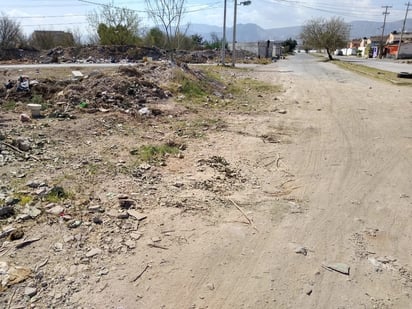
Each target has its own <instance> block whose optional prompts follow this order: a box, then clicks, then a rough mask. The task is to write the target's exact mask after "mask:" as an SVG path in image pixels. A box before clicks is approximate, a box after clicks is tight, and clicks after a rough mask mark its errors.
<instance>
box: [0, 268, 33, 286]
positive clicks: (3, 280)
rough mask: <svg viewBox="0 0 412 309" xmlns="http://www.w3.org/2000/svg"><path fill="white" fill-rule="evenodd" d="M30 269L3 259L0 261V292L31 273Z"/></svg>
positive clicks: (21, 280)
mask: <svg viewBox="0 0 412 309" xmlns="http://www.w3.org/2000/svg"><path fill="white" fill-rule="evenodd" d="M31 273H32V272H31V269H30V268H28V267H23V266H16V265H12V264H9V263H8V262H5V261H0V292H1V291H4V290H6V289H7V288H8V287H10V286H12V285H14V284H17V283H20V282H23V281H24V280H26V279H27V278H29V277H30V275H31Z"/></svg>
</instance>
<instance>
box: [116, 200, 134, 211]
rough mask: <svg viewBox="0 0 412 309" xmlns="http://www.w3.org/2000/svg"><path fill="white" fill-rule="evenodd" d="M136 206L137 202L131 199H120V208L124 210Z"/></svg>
mask: <svg viewBox="0 0 412 309" xmlns="http://www.w3.org/2000/svg"><path fill="white" fill-rule="evenodd" d="M134 205H135V201H133V200H129V199H119V206H120V208H122V209H129V208H130V207H132V206H134Z"/></svg>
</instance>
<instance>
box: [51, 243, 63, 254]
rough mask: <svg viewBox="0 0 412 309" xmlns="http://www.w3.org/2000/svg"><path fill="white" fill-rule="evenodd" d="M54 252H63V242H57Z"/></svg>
mask: <svg viewBox="0 0 412 309" xmlns="http://www.w3.org/2000/svg"><path fill="white" fill-rule="evenodd" d="M53 250H54V251H56V252H60V251H62V250H63V244H62V243H61V242H56V243H55V244H54V245H53Z"/></svg>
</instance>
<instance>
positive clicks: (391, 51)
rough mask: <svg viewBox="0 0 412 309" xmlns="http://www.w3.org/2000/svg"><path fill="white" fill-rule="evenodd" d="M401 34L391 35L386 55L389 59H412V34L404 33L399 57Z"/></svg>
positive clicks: (388, 39) (387, 43) (394, 32)
mask: <svg viewBox="0 0 412 309" xmlns="http://www.w3.org/2000/svg"><path fill="white" fill-rule="evenodd" d="M400 39H401V33H400V32H397V31H393V32H392V33H390V34H389V36H388V38H387V40H386V44H385V55H386V57H387V58H396V57H398V58H400V59H406V58H408V59H410V58H412V32H404V33H403V34H402V42H401V49H400V51H399V55H398V48H399V41H400Z"/></svg>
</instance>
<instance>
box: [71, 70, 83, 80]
mask: <svg viewBox="0 0 412 309" xmlns="http://www.w3.org/2000/svg"><path fill="white" fill-rule="evenodd" d="M83 77H84V76H83V73H82V72H80V71H72V78H73V79H74V80H77V79H82V78H83Z"/></svg>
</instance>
